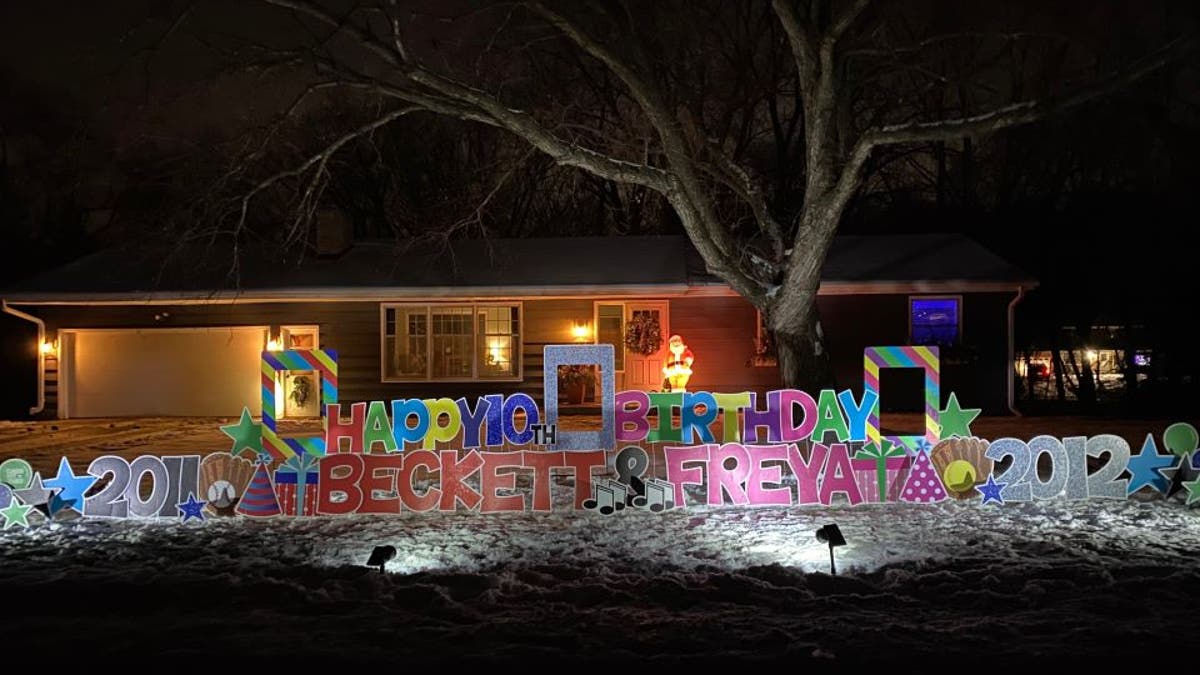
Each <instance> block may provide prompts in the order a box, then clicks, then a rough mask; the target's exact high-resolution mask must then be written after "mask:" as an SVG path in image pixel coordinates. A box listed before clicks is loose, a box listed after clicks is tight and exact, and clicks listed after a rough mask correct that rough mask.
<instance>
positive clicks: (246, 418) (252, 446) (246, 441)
mask: <svg viewBox="0 0 1200 675" xmlns="http://www.w3.org/2000/svg"><path fill="white" fill-rule="evenodd" d="M221 431H222V432H224V434H225V435H226V436H228V437H230V438H232V439H233V447H232V448H230V449H229V452H230V453H231V454H234V455H240V454H241V453H242V452H243V451H244V450H250V451H251V452H253V453H254V454H256V455H257V454H259V453H261V452H262V425H261V424H255V423H254V420H253V419H252V418H251V417H250V409H249V408H242V418H241V419H240V420H238V423H237V424H230V425H228V426H223V427H221Z"/></svg>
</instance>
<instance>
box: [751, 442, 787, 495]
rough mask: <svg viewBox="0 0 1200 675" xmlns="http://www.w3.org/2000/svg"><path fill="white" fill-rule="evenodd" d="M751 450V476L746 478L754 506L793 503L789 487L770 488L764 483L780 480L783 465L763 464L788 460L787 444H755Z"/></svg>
mask: <svg viewBox="0 0 1200 675" xmlns="http://www.w3.org/2000/svg"><path fill="white" fill-rule="evenodd" d="M746 449H747V450H749V451H750V477H749V478H747V479H746V492H747V494H748V496H749V498H750V504H751V505H753V506H769V505H781V504H782V505H787V504H791V503H792V491H791V489H789V488H787V487H775V488H768V487H763V483H776V484H778V483H779V482H780V479H781V478H782V475H783V467H782V466H780V465H778V464H775V465H773V466H763V462H771V461H777V462H786V461H788V446H786V445H753V446H750V447H749V448H746Z"/></svg>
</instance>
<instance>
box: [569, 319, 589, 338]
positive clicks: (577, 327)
mask: <svg viewBox="0 0 1200 675" xmlns="http://www.w3.org/2000/svg"><path fill="white" fill-rule="evenodd" d="M571 337H573V338H575V341H576V342H587V340H588V339H589V338H591V337H592V327H591V326H590V325H588V324H587V323H577V324H573V325H572V326H571Z"/></svg>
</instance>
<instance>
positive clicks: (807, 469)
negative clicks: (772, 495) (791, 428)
mask: <svg viewBox="0 0 1200 675" xmlns="http://www.w3.org/2000/svg"><path fill="white" fill-rule="evenodd" d="M828 457H829V448H827V447H825V446H824V445H821V444H820V443H814V444H813V446H812V452H811V453H810V455H809V458H808V461H807V462H805V461H804V457H803V456H802V455H801V454H800V448H799V447H797V446H796V444H795V443H792V444H791V445H789V446H788V466H789V467H791V469H792V474H794V475H795V476H796V503H797V504H816V503H818V502H819V497H820V494H819V491H818V489H817V478H818V477H819V476H820V475H821V469H822V468H824V466H825V460H826V458H828Z"/></svg>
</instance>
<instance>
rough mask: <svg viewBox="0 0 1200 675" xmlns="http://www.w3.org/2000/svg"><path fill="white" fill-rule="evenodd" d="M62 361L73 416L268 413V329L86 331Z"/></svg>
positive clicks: (75, 336) (77, 334) (72, 339)
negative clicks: (262, 377)
mask: <svg viewBox="0 0 1200 675" xmlns="http://www.w3.org/2000/svg"><path fill="white" fill-rule="evenodd" d="M67 335H68V347H67V349H66V350H65V352H64V354H63V356H64V361H65V363H64V364H63V366H64V368H63V379H64V380H65V385H66V386H65V387H64V388H65V390H66V391H65V394H66V399H67V405H66V409H65V410H63V411H62V412H63V413H64V416H69V417H132V416H158V415H163V416H204V417H210V416H211V417H218V416H219V417H230V416H237V415H239V414H240V413H241V411H242V406H250V412H251V413H253V414H255V415H258V414H260V413H261V411H262V401H261V393H260V391H259V368H260V359H261V356H262V350H263V347H264V346H265V344H266V340H267V328H266V327H265V326H255V327H236V328H197V329H178V330H176V329H151V330H91V331H89V330H80V331H71V332H69V333H68V334H67Z"/></svg>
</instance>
